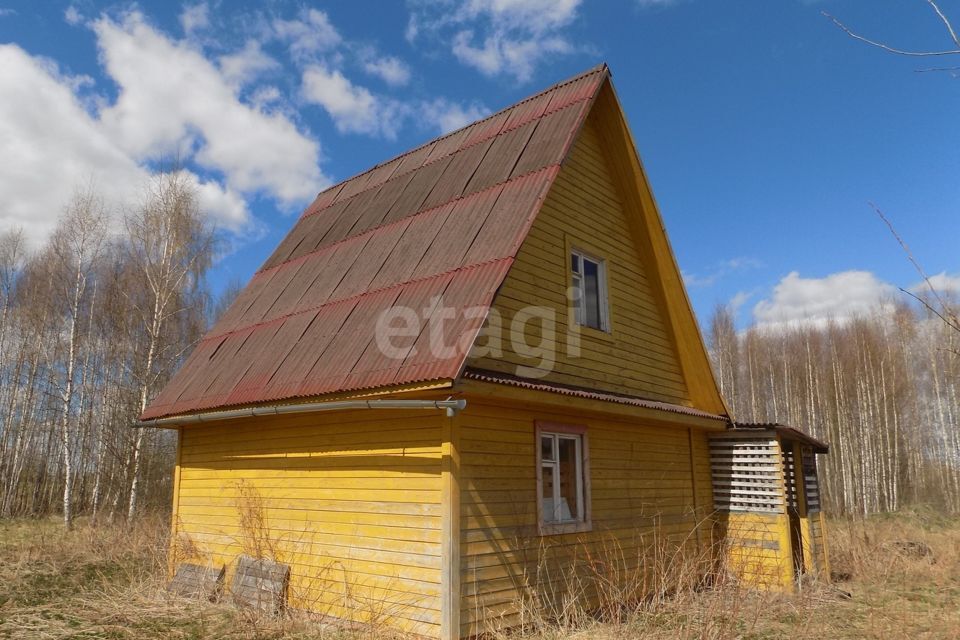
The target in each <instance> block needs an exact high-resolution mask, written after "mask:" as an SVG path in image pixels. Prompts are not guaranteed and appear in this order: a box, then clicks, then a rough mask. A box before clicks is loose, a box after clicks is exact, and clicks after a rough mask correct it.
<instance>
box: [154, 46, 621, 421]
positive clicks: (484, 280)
mask: <svg viewBox="0 0 960 640" xmlns="http://www.w3.org/2000/svg"><path fill="white" fill-rule="evenodd" d="M607 76H608V71H607V67H606V65H602V66H599V67H597V68H595V69H592V70H590V71H588V72H586V73H584V74H581V75H579V76H576V77H574V78H571V79H569V80H566V81H564V82H561V83H560V84H557V85H555V86H553V87H551V88H550V89H547V90H546V91H543V92H541V93H538V94H536V95H534V96H532V97H530V98H527V99H526V100H523V101H521V102H519V103H517V104H516V105H514V106H512V107H510V108H508V109H505V110H503V111H500V112H499V113H496V114H494V115H492V116H490V117H488V118H485V119H483V120H480V121H478V122H476V123H474V124H472V125H469V126H467V127H465V128H463V129H460V130H459V131H455V132H453V133H451V134H449V135H446V136H443V137H441V138H437V139H436V140H433V141H431V142H428V143H427V144H425V145H423V146H421V147H418V148H416V149H414V150H412V151H410V152H408V153H406V154H404V155H401V156H399V157H397V158H394V159H393V160H390V161H389V162H385V163H383V164H380V165H377V166H376V167H374V168H372V169H370V170H369V171H367V172H365V173H362V174H360V175H358V176H356V177H354V178H351V179H349V180H346V181H344V182H342V183H340V184H338V185H335V186H333V187H331V188H330V189H327V190H326V191H324V192H322V193H321V194H320V195H319V196H317V198H316V200H315V201H314V202H313V203H312V204H311V205H310V206H309V207H308V208H307V210H306V211H305V212H304V213H303V215H302V216H301V217H300V219H299V220H298V221H297V224H296V225H295V226H294V228H293V229H292V230H291V231H290V233H289V234H288V235H287V236H286V238H284V240H283V241H282V242H281V243H280V246H279V247H277V249H276V251H274V253H273V255H272V256H270V258H269V259H268V260H267V261H266V263H265V264H264V265H263V267H261V269H260V270H259V271H258V272H257V273H256V274H255V275H254V277H253V279H252V280H251V281H250V283H249V284H248V285H247V287H246V288H245V289H244V290H243V291H242V292H241V294H240V295H239V296H238V297H237V299H236V301H235V302H234V303H233V304H232V305H231V306H230V308H229V309H228V310H227V312H226V313H225V314H224V315H223V317H222V318H221V319H220V320H219V321H218V322H217V324H216V325H215V326H214V327H213V328H212V329H211V330H210V332H209V333H208V334H207V335H206V336H204V338H203V340H201V342H200V344H199V345H198V346H197V347H196V348H195V350H194V351H193V353H192V354H191V355H190V357H189V358H188V359H187V361H186V362H185V363H184V365H183V366H182V367H181V368H180V370H179V371H178V372H177V373H176V375H174V377H173V379H172V380H171V381H170V382H169V384H168V385H167V386H166V387H165V388H164V389H163V391H162V392H161V393H160V394H159V395H158V396H157V398H156V399H155V400H154V401H153V402H152V403H151V404H150V406H149V407H148V408H147V410H146V411H145V412H144V414H143V416H142V418H143V419H150V418H157V417H161V416H169V415H175V414H180V413H187V412H194V411H203V410H211V409H217V408H222V407H227V406H232V405H241V404H252V403H260V402H271V401H281V400H290V399H295V398H300V397H309V396H317V395H322V394H325V393H333V392H345V391H359V390H363V389H372V388H376V387H383V386H391V385H404V384H412V383H419V382H427V381H435V380H452V379H454V378H456V377H457V376H458V375H459V373H460V371H461V369H462V367H463V364H464V360H465V357H466V353H467V351H468V350H469V348H470V346H471V345H472V343H473V341H474V339H475V337H476V335H477V333H478V331H479V330H480V328H481V326H482V324H483V321H484V318H485V317H486V311H487V310H488V309H489V306H490V303H491V301H492V299H493V296H494V295H495V293H496V291H497V289H498V287H499V286H500V284H501V283H502V281H503V279H504V277H505V276H506V274H507V272H508V270H509V269H510V266H511V264H512V262H513V259H514V257H515V256H516V253H517V250H518V249H519V247H520V244H521V243H522V242H523V240H524V238H525V237H526V234H527V232H528V231H529V228H530V225H531V223H532V221H533V219H534V217H535V216H536V213H537V211H538V209H539V207H540V204H541V203H542V201H543V198H544V197H545V196H546V193H547V191H548V190H549V189H550V186H551V185H552V184H553V180H554V178H555V177H556V175H557V172H558V170H559V167H560V164H561V162H562V161H563V159H564V158H565V157H566V154H567V152H568V150H569V148H570V145H571V142H572V141H573V139H574V137H575V135H576V133H577V131H578V130H579V128H580V126H581V125H582V123H583V120H584V118H585V116H586V114H587V112H588V111H589V107H590V104H591V103H592V101H593V99H594V98H595V97H596V95H597V92H598V90H599V88H600V87H601V86H602V84H603V81H604V80H605V79H606V78H607ZM438 297H442V300H443V305H444V307H445V308H446V309H450V310H453V313H452V314H451V318H450V319H449V321H448V322H446V326H445V327H444V330H443V334H444V335H446V336H454V337H459V338H460V339H459V340H458V341H457V345H458V347H457V348H455V349H434V348H431V345H430V340H431V332H430V331H429V327H428V325H427V323H425V322H424V323H421V327H420V331H419V332H417V333H416V334H415V335H410V336H407V337H406V338H405V339H397V338H396V337H395V338H394V339H393V341H392V344H393V346H394V352H393V353H389V354H385V353H384V350H383V349H381V348H380V347H379V346H378V344H377V338H376V335H375V331H374V329H375V327H376V325H377V321H378V319H379V318H381V317H382V314H383V313H384V312H386V311H388V310H389V309H391V308H396V307H404V308H408V309H412V310H415V311H417V312H421V311H422V316H421V317H431V315H432V314H433V310H432V308H431V305H435V304H436V301H437V299H438ZM397 350H399V353H397V352H396V351H397Z"/></svg>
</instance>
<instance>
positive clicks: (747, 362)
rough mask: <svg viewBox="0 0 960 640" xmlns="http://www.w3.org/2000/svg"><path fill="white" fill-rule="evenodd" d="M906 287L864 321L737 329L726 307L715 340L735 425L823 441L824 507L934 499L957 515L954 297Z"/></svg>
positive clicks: (712, 327)
mask: <svg viewBox="0 0 960 640" xmlns="http://www.w3.org/2000/svg"><path fill="white" fill-rule="evenodd" d="M932 297H933V298H935V299H933V300H931V301H929V302H924V303H923V304H916V303H914V301H912V300H911V299H910V298H909V297H908V296H907V295H906V294H904V295H903V299H902V300H900V301H896V302H892V301H891V302H889V303H885V304H882V305H881V304H878V305H877V308H876V311H875V312H874V313H870V314H864V315H863V316H861V317H855V318H845V319H843V320H836V321H830V322H824V323H809V322H808V323H795V324H791V325H780V326H776V327H772V328H771V327H751V328H748V329H747V330H745V331H737V330H736V328H735V326H734V322H733V314H732V312H731V310H730V308H728V307H725V306H720V307H718V308H717V310H716V311H715V313H714V314H713V316H712V318H711V319H710V322H709V327H708V328H707V331H706V333H707V335H706V337H707V340H708V343H709V346H710V355H711V359H712V361H713V365H714V372H715V373H716V376H717V381H718V382H719V383H720V386H721V388H722V391H723V394H724V397H725V398H726V399H727V402H728V404H729V405H730V408H731V410H732V411H733V414H734V416H735V418H736V420H737V421H738V422H744V423H745V422H780V423H782V424H787V425H790V426H795V427H799V428H801V429H803V430H804V431H807V432H808V433H811V434H812V435H814V436H816V437H818V438H820V439H823V440H826V441H827V442H828V443H829V444H830V453H829V455H826V456H820V457H819V470H820V482H821V485H822V486H823V493H824V494H825V496H824V497H825V503H826V508H827V509H828V510H829V511H831V512H833V513H850V514H869V513H875V512H880V511H894V510H897V509H901V508H903V507H906V506H911V505H916V504H931V505H934V506H936V507H938V508H941V509H946V510H949V511H952V512H955V513H956V512H960V328H958V326H960V325H957V324H956V318H957V314H956V309H957V307H956V306H954V305H953V304H952V303H951V302H950V301H949V300H947V299H946V298H945V294H941V293H935V294H934V295H933V296H932Z"/></svg>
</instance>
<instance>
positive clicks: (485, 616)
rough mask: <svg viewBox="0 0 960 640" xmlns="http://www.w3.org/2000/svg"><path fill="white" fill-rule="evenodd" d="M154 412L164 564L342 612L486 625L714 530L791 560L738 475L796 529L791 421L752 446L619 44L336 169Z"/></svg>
mask: <svg viewBox="0 0 960 640" xmlns="http://www.w3.org/2000/svg"><path fill="white" fill-rule="evenodd" d="M141 424H142V425H144V426H157V427H166V428H175V429H177V430H178V431H179V447H178V452H177V465H176V477H175V489H174V498H173V500H174V505H173V506H174V508H173V528H174V531H173V551H172V556H171V557H172V562H173V563H174V564H175V565H176V564H178V563H181V562H192V563H196V564H201V565H211V566H221V565H222V566H226V573H227V581H228V583H229V581H230V575H231V571H233V570H234V568H235V566H236V563H237V558H238V556H240V555H241V554H244V555H248V556H250V555H252V556H254V557H263V558H269V559H271V560H273V561H276V562H277V563H282V564H284V565H286V566H288V567H289V585H288V588H287V591H286V594H285V598H286V601H287V605H288V606H290V607H295V608H302V609H309V610H312V611H315V612H318V613H320V614H323V615H329V616H331V617H335V618H341V619H347V620H353V621H357V622H361V623H370V624H385V625H390V626H393V627H396V628H400V629H403V630H406V631H410V632H413V633H416V634H420V635H423V636H427V637H431V638H444V639H450V638H459V637H466V636H471V635H475V634H478V633H481V632H483V631H485V630H489V629H490V628H492V627H504V626H511V625H516V624H519V623H521V622H522V621H523V616H525V615H527V614H528V613H529V612H530V611H531V608H537V607H539V608H541V609H549V607H551V606H555V605H556V604H557V603H558V602H561V601H563V600H564V598H567V597H569V596H570V594H571V593H573V591H575V590H576V589H580V592H581V595H582V596H583V597H584V598H586V599H587V600H591V603H588V606H595V605H596V604H597V603H598V602H599V601H600V600H601V599H602V598H603V593H601V592H600V590H599V589H598V588H597V584H596V582H597V581H596V580H595V578H596V576H597V575H598V574H597V572H600V573H601V574H603V575H605V576H606V577H607V579H611V578H613V581H614V582H616V580H617V579H620V578H615V577H614V576H621V577H622V579H623V580H627V579H628V578H627V576H630V579H637V580H638V582H637V585H636V588H637V590H642V589H643V588H645V587H650V585H651V584H653V583H651V582H644V580H652V579H653V578H651V577H650V575H651V572H653V571H654V570H656V569H657V568H658V567H657V564H658V563H661V564H663V562H664V559H665V558H667V559H672V560H670V562H669V563H671V564H672V563H674V561H676V562H679V561H680V559H684V558H685V559H688V560H689V559H690V558H696V559H697V562H698V563H699V564H697V565H696V566H697V571H703V572H706V571H708V570H710V567H712V566H713V564H714V563H715V562H716V561H717V558H718V557H719V555H720V554H721V552H718V551H717V549H719V548H721V547H723V546H724V545H723V542H724V539H725V538H729V539H730V540H733V541H735V542H736V544H737V550H738V551H737V554H736V558H737V562H738V563H739V564H736V565H735V570H736V571H739V572H740V573H741V574H742V577H743V578H744V579H747V580H748V581H752V582H754V583H758V584H759V583H761V582H763V580H760V579H758V578H757V577H756V576H758V575H760V574H761V573H763V571H759V570H757V569H756V566H755V564H756V562H759V563H760V565H762V567H764V571H767V572H768V573H770V572H771V571H772V572H773V573H772V574H771V575H776V576H779V577H778V578H777V581H778V582H777V584H778V585H779V586H780V588H790V585H792V584H793V580H794V575H793V573H792V572H793V571H794V569H795V567H794V565H793V564H790V563H791V562H792V560H791V557H792V552H791V551H790V550H789V548H790V545H791V544H792V543H791V542H790V540H789V537H784V538H782V539H781V538H777V539H776V540H772V539H771V540H767V539H765V538H762V537H758V535H760V534H757V533H756V532H755V531H754V530H751V529H750V528H749V527H746V526H742V525H744V523H745V522H747V521H748V520H750V518H752V517H754V516H752V515H750V514H752V513H753V512H754V510H753V509H752V507H753V506H756V505H755V504H754V503H752V502H750V499H751V496H750V495H741V494H739V493H736V492H738V491H739V492H742V491H744V489H743V488H742V486H741V485H744V483H743V482H740V481H741V480H744V478H743V477H741V476H744V475H746V476H750V475H751V474H754V475H757V476H758V479H756V480H750V479H749V478H747V479H746V480H745V482H746V483H747V484H746V485H744V486H748V489H749V487H761V488H760V489H757V492H758V493H759V494H761V495H762V496H763V500H766V502H763V503H762V504H760V503H757V505H759V507H761V509H760V510H759V515H756V518H757V519H756V522H759V523H760V524H758V525H757V527H763V526H768V525H769V526H770V527H772V528H773V529H772V530H775V535H778V536H779V535H780V529H777V527H786V526H787V525H786V524H784V523H782V522H780V521H779V520H776V518H775V517H774V519H773V520H770V517H771V516H779V515H782V514H785V513H786V508H787V506H788V505H787V494H786V484H785V482H784V480H783V478H784V477H786V476H784V475H783V474H780V475H777V474H774V476H775V477H774V479H773V480H772V481H769V482H768V481H767V480H766V479H764V478H763V477H759V476H762V475H763V474H764V473H766V472H767V471H768V470H769V469H768V467H771V466H777V465H780V464H781V462H780V459H781V458H782V450H781V448H780V444H779V443H780V442H781V441H784V442H785V441H786V440H783V437H782V434H780V435H778V432H777V431H776V430H775V429H774V428H773V427H770V429H772V431H770V430H769V429H768V430H767V431H769V433H767V431H761V430H755V431H756V432H755V433H754V432H750V433H751V434H753V435H754V436H756V438H759V439H763V438H765V439H766V440H765V441H766V442H768V443H769V442H770V441H773V442H774V443H776V446H774V445H770V446H769V450H770V452H772V454H771V455H772V457H771V458H769V459H763V460H760V461H759V462H758V461H757V458H758V457H759V456H752V455H751V456H747V458H744V459H743V460H742V461H741V462H737V460H738V459H737V458H736V456H742V455H743V451H744V450H742V449H741V448H738V447H739V443H740V441H739V440H731V438H744V437H745V436H743V433H742V432H737V431H736V430H734V429H731V427H732V423H731V418H730V414H729V411H728V409H727V407H726V406H725V404H724V400H723V398H722V397H721V395H720V393H719V391H718V387H717V385H716V383H715V381H714V378H713V375H712V372H711V368H710V364H709V361H708V357H707V352H706V350H705V348H704V344H703V341H702V338H701V336H700V333H699V331H698V328H697V323H696V320H695V318H694V315H693V313H692V311H691V307H690V304H689V301H688V299H687V295H686V293H685V291H684V288H683V283H682V280H681V277H680V272H679V270H678V268H677V264H676V262H675V260H674V257H673V255H672V253H671V249H670V246H669V243H668V241H667V237H666V234H665V232H664V228H663V222H662V220H661V218H660V214H659V213H658V210H657V206H656V203H655V201H654V199H653V196H652V194H651V191H650V187H649V184H648V182H647V179H646V177H645V175H644V171H643V168H642V166H641V164H640V159H639V157H638V155H637V152H636V149H635V146H634V144H633V141H632V139H631V135H630V132H629V129H628V127H627V123H626V121H625V119H624V114H623V111H622V109H621V107H620V104H619V102H618V99H617V96H616V93H615V91H614V88H613V85H612V83H611V79H610V73H609V71H608V69H607V67H606V66H605V65H604V66H600V67H597V68H595V69H592V70H590V71H587V72H586V73H583V74H581V75H578V76H576V77H574V78H571V79H569V80H566V81H564V82H561V83H559V84H557V85H555V86H553V87H551V88H549V89H547V90H546V91H543V92H541V93H538V94H536V95H534V96H532V97H530V98H528V99H526V100H523V101H521V102H519V103H517V104H516V105H513V106H511V107H509V108H507V109H505V110H503V111H500V112H498V113H496V114H494V115H491V116H489V117H487V118H485V119H483V120H480V121H478V122H476V123H474V124H471V125H469V126H467V127H465V128H463V129H461V130H458V131H455V132H453V133H450V134H448V135H445V136H443V137H441V138H438V139H436V140H433V141H431V142H428V143H427V144H425V145H423V146H421V147H418V148H416V149H413V150H412V151H410V152H408V153H406V154H403V155H401V156H399V157H397V158H394V159H392V160H389V161H387V162H384V163H382V164H379V165H377V166H375V167H373V168H372V169H370V170H369V171H367V172H365V173H362V174H360V175H358V176H356V177H353V178H351V179H349V180H346V181H344V182H342V183H340V184H338V185H335V186H334V187H331V188H330V189H327V190H325V191H323V192H322V193H320V194H319V195H318V196H317V198H316V200H315V201H314V202H313V203H312V204H311V205H310V206H309V207H308V208H307V210H306V211H305V212H304V213H303V215H302V216H301V217H300V219H299V220H298V221H297V223H296V225H295V226H294V227H293V229H292V230H291V231H290V233H289V234H288V235H287V237H286V238H285V239H284V240H283V241H282V242H281V243H280V245H279V247H277V249H276V251H275V252H274V253H273V255H272V256H271V257H270V258H269V259H268V260H267V262H266V263H265V264H264V265H263V266H262V267H261V269H260V270H259V271H257V273H256V274H255V275H254V277H253V278H252V280H251V281H250V283H249V284H248V285H247V287H246V288H245V289H244V290H243V292H242V293H241V294H240V295H239V296H238V298H237V299H236V301H235V302H234V303H233V305H232V306H231V307H230V308H229V309H228V310H227V311H226V312H225V314H224V315H223V317H222V318H220V319H219V321H218V322H217V324H216V325H215V326H214V327H213V328H212V329H211V330H210V332H209V333H208V334H207V335H206V336H205V337H204V338H203V340H202V341H201V342H200V344H199V345H198V346H197V348H196V349H195V351H194V352H193V353H192V354H191V355H190V357H189V358H188V360H187V361H186V363H185V364H184V366H183V367H182V368H181V370H180V371H179V372H178V373H177V375H176V376H175V377H174V378H173V380H172V381H171V382H170V383H169V385H168V386H167V387H166V388H165V389H164V390H163V391H162V393H161V394H160V395H159V396H158V397H157V398H156V399H155V400H154V401H153V403H152V404H151V405H150V406H149V407H148V409H147V411H146V412H145V413H144V415H143V416H142V423H141ZM734 433H736V434H737V435H732V434H734ZM771 433H772V434H773V435H772V436H771V435H770V434H771ZM744 442H745V440H744ZM790 442H793V443H800V444H801V445H802V446H807V445H809V444H810V442H808V441H804V440H802V439H799V437H794V438H793V439H792V440H790ZM711 443H713V444H711ZM817 446H818V447H819V448H818V450H822V449H823V447H822V446H819V444H817ZM784 450H785V449H784ZM805 451H806V450H802V451H801V449H799V448H798V449H795V450H794V455H796V456H805V455H806V453H805ZM804 459H805V458H804ZM770 460H775V461H774V462H773V463H770V464H767V463H769V462H770ZM735 462H736V463H737V464H733V463H735ZM751 469H757V470H755V471H751ZM724 470H726V471H724ZM727 472H729V473H727ZM724 473H727V476H729V477H727V476H724ZM718 474H719V475H718ZM730 474H734V475H730ZM718 478H719V480H718ZM731 480H735V481H737V482H739V484H737V486H731V484H730V481H731ZM717 481H719V484H716V485H715V482H717ZM813 482H814V483H815V474H814V476H813ZM734 484H736V483H734ZM768 485H769V486H771V487H774V490H773V491H772V493H771V492H770V491H765V490H764V489H765V488H766V487H767V486H768ZM748 493H749V491H748ZM730 496H741V497H743V498H745V499H746V502H743V501H736V500H734V501H730V500H727V499H726V498H729V497H730ZM804 513H805V515H804V517H805V518H806V517H807V516H806V512H804ZM755 528H756V527H755ZM771 535H774V534H771ZM671 549H672V550H673V551H670V550H671ZM678 550H679V551H678ZM754 551H755V553H754ZM665 554H667V555H665ZM751 558H752V560H751ZM751 563H753V564H751ZM784 563H786V564H784ZM787 565H789V568H788V569H785V570H783V571H781V572H779V573H777V571H775V570H772V569H771V567H777V568H779V567H780V566H787ZM810 566H812V565H810ZM659 568H660V569H662V568H663V567H659ZM591 575H593V576H594V581H593V582H590V576H591ZM640 578H642V579H640ZM576 581H582V582H580V583H578V584H579V585H580V586H574V582H576ZM583 585H586V586H583ZM581 587H582V588H581ZM638 595H641V594H639V593H638ZM601 604H602V603H601Z"/></svg>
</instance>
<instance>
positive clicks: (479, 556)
mask: <svg viewBox="0 0 960 640" xmlns="http://www.w3.org/2000/svg"><path fill="white" fill-rule="evenodd" d="M536 420H545V421H554V422H562V423H573V424H582V425H586V427H587V435H588V438H589V451H588V455H589V456H590V469H591V477H590V482H591V498H592V512H593V519H592V523H593V527H592V531H590V532H587V533H577V534H567V535H550V536H540V535H539V533H538V528H537V522H536V502H535V499H536V473H537V469H536V456H535V450H534V421H536ZM456 424H457V429H458V430H459V436H460V456H461V477H460V486H461V505H460V509H461V541H462V542H461V550H460V551H461V566H462V571H463V575H462V583H463V584H462V591H461V593H462V603H461V607H462V609H461V633H462V634H463V635H464V636H468V635H473V634H476V633H480V632H485V631H487V632H488V631H491V630H494V629H498V628H502V627H509V626H514V625H517V624H519V623H520V622H522V621H523V619H524V618H523V616H524V615H528V614H530V613H531V612H535V613H539V614H546V615H549V614H550V607H551V606H552V604H551V603H556V602H558V601H560V600H563V598H565V597H568V596H569V595H570V594H572V593H574V592H576V591H577V590H578V589H581V588H582V589H584V593H585V594H586V596H587V600H588V602H586V604H593V605H596V604H597V600H596V598H597V597H598V594H597V592H596V590H595V588H594V586H593V585H594V580H593V579H594V578H595V577H596V575H597V572H601V573H602V574H603V575H605V576H607V577H608V578H609V577H614V576H615V577H616V579H615V580H614V581H615V582H617V581H619V583H620V584H621V585H622V586H623V587H624V593H626V592H627V591H629V589H627V588H626V587H627V585H628V584H634V585H635V586H636V587H637V589H636V590H637V591H643V590H647V592H650V591H653V590H654V589H655V586H654V585H655V582H653V578H654V571H653V567H654V565H656V564H657V563H658V562H659V563H663V562H665V561H668V560H674V561H675V560H676V559H677V558H676V557H675V556H674V554H675V553H677V552H678V550H681V549H682V550H683V551H682V554H681V555H682V556H683V558H684V562H686V563H688V565H689V566H690V567H692V566H693V565H696V568H695V570H694V569H691V571H690V575H691V577H692V575H693V574H694V573H697V572H699V571H702V570H706V567H707V566H708V565H709V564H710V563H711V562H712V561H713V560H714V556H713V554H712V548H711V545H710V536H711V529H712V526H713V520H712V518H711V512H712V510H713V495H712V492H711V486H710V457H709V447H708V443H707V437H706V433H705V431H702V430H699V429H692V430H691V429H688V428H685V427H682V426H676V425H674V426H654V425H652V424H642V423H639V422H638V421H636V420H631V419H630V418H627V417H622V416H618V417H616V418H613V417H606V418H602V417H595V416H594V417H588V416H584V415H577V413H576V412H575V411H572V410H569V409H567V410H565V411H563V412H561V411H560V410H554V411H553V412H551V411H543V410H533V409H530V408H526V407H525V406H524V405H522V404H519V403H517V404H508V403H506V402H496V404H494V403H489V404H485V403H484V401H483V400H481V399H473V398H469V399H468V409H467V410H466V411H464V412H463V413H461V414H460V415H459V416H458V417H457V419H456ZM655 549H660V551H661V555H660V556H659V557H658V556H657V553H656V552H655ZM664 554H665V555H664ZM700 561H702V564H701V562H700ZM679 564H681V563H676V564H675V565H674V566H675V568H676V567H678V566H679ZM600 595H602V594H600ZM608 595H609V593H608ZM638 595H639V594H638ZM589 601H592V602H589ZM528 620H529V618H528Z"/></svg>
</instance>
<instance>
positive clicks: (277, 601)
mask: <svg viewBox="0 0 960 640" xmlns="http://www.w3.org/2000/svg"><path fill="white" fill-rule="evenodd" d="M289 583H290V566H289V565H286V564H280V563H279V562H274V561H273V560H268V559H266V558H260V559H257V558H251V557H250V556H240V557H239V558H237V570H236V572H234V574H233V582H231V583H230V595H231V596H232V597H233V602H234V604H236V605H237V606H239V607H245V608H250V609H256V610H257V611H260V612H262V613H267V614H271V615H273V614H276V613H279V612H280V611H281V610H282V609H283V608H284V606H285V605H286V599H287V586H288V585H289Z"/></svg>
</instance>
